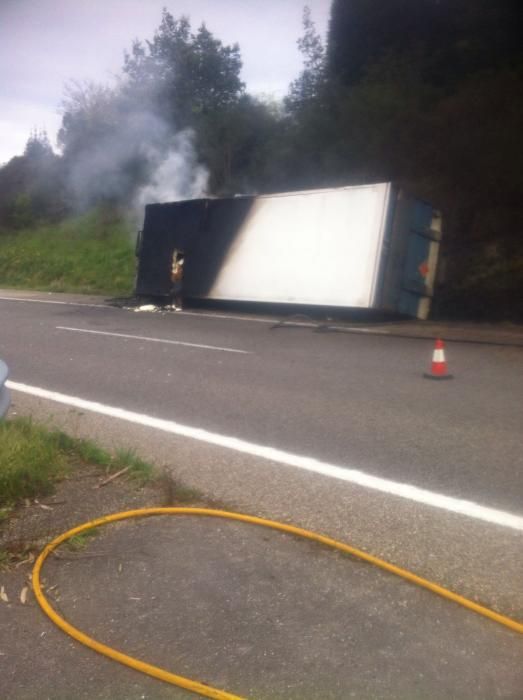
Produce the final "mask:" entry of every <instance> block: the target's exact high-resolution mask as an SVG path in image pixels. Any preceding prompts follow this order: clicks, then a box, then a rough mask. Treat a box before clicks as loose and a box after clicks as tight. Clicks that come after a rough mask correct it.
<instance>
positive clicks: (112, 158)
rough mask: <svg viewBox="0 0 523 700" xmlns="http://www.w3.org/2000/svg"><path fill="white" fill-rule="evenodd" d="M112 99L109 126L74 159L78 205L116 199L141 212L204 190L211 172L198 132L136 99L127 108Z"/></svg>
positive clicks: (72, 181) (72, 180)
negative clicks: (176, 125) (201, 158)
mask: <svg viewBox="0 0 523 700" xmlns="http://www.w3.org/2000/svg"><path fill="white" fill-rule="evenodd" d="M95 97H96V99H103V98H104V95H103V93H102V97H101V98H98V95H95ZM111 99H112V98H109V99H107V101H106V102H105V103H102V105H101V107H102V108H103V109H104V110H105V115H106V116H105V120H104V122H103V123H102V127H103V128H101V129H99V130H98V132H97V133H96V135H95V136H94V137H93V138H91V139H90V140H89V141H87V142H86V143H85V144H84V146H83V147H82V148H81V149H80V150H79V151H78V152H76V153H75V155H74V156H73V157H72V158H70V159H69V171H68V175H69V186H70V187H71V189H72V191H73V193H74V195H75V199H76V201H77V204H78V206H79V207H80V208H87V207H89V206H90V205H91V204H92V203H94V202H97V201H100V200H106V201H107V200H109V201H110V200H114V201H117V202H120V203H124V205H125V204H126V203H127V207H126V208H128V209H129V210H130V212H131V213H132V214H133V216H135V217H137V218H141V217H143V207H144V206H145V204H150V203H154V202H169V201H175V200H180V199H193V198H196V197H201V196H204V195H205V194H206V191H207V183H208V179H209V174H208V171H207V170H206V168H205V167H204V166H202V165H201V164H199V163H198V159H197V155H196V149H195V146H194V132H193V131H192V130H190V129H185V130H183V131H179V132H177V133H174V131H173V129H172V127H171V126H170V125H168V124H167V123H166V122H165V121H164V120H163V119H161V118H160V117H158V116H157V115H156V114H153V113H152V112H149V111H147V110H144V109H143V108H142V107H138V106H136V105H127V107H128V109H126V110H124V109H122V107H121V105H119V103H118V101H114V100H113V101H111ZM93 102H94V100H93ZM97 106H98V104H97V103H95V104H94V107H95V108H96V107H97ZM129 107H130V108H129ZM91 110H92V111H93V112H94V111H95V110H94V108H91ZM107 125H108V126H107Z"/></svg>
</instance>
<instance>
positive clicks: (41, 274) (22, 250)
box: [0, 209, 135, 296]
mask: <svg viewBox="0 0 523 700" xmlns="http://www.w3.org/2000/svg"><path fill="white" fill-rule="evenodd" d="M134 239H135V232H134V231H133V228H132V227H131V226H130V224H129V223H128V222H126V221H125V219H124V218H123V217H122V216H120V215H118V214H116V213H115V212H111V211H107V210H100V209H96V210H93V211H91V212H88V213H86V214H83V215H82V216H77V217H72V218H70V219H66V220H64V221H62V222H61V223H59V224H55V225H47V226H38V227H36V228H33V229H28V230H22V231H18V232H17V233H9V234H7V233H3V234H1V235H0V286H3V287H13V288H19V289H20V288H21V289H36V290H42V291H51V292H77V293H82V294H108V295H113V296H126V295H129V294H131V293H132V291H133V284H134V275H135V257H134Z"/></svg>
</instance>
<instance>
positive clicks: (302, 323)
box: [0, 296, 389, 335]
mask: <svg viewBox="0 0 523 700" xmlns="http://www.w3.org/2000/svg"><path fill="white" fill-rule="evenodd" d="M0 301H30V302H34V303H35V304H61V305H63V306H88V307H91V308H95V309H121V310H124V311H129V307H119V306H109V305H108V304H88V303H84V302H81V301H58V300H55V299H34V298H27V299H26V298H25V297H3V296H0ZM166 313H169V312H166ZM176 315H177V316H196V317H200V318H214V319H227V320H229V321H246V322H248V323H266V324H267V323H268V324H271V325H274V324H275V323H279V322H280V321H282V319H281V318H256V317H254V316H234V315H232V314H224V313H207V312H203V311H178V312H177V313H176ZM283 320H284V319H283ZM286 325H292V326H298V327H301V328H316V326H317V325H318V324H317V323H315V322H314V321H311V322H307V321H287V322H286ZM327 325H328V326H329V328H330V329H332V330H335V331H350V332H351V333H372V334H379V335H389V332H388V331H387V330H383V329H374V328H358V327H357V326H333V325H330V324H329V323H327Z"/></svg>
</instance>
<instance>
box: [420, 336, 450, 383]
mask: <svg viewBox="0 0 523 700" xmlns="http://www.w3.org/2000/svg"><path fill="white" fill-rule="evenodd" d="M423 376H424V377H425V379H453V377H452V374H449V373H448V368H447V362H446V360H445V344H444V342H443V341H442V340H439V338H438V340H436V344H435V346H434V352H433V354H432V366H431V368H430V374H429V373H427V372H425V373H424V375H423Z"/></svg>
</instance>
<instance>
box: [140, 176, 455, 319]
mask: <svg viewBox="0 0 523 700" xmlns="http://www.w3.org/2000/svg"><path fill="white" fill-rule="evenodd" d="M440 240H441V216H440V214H439V212H438V211H437V210H435V209H434V208H433V207H432V206H431V205H430V204H428V203H426V202H422V201H420V200H416V199H412V198H409V197H407V196H405V195H404V194H403V193H402V192H401V191H400V190H399V189H398V188H396V187H395V186H394V185H393V184H391V183H379V184H375V185H362V186H356V187H339V188H331V189H324V190H308V191H301V192H288V193H281V194H275V195H260V196H239V197H231V198H219V199H207V198H206V199H193V200H186V201H180V202H169V203H165V204H149V205H147V206H146V207H145V218H144V225H143V230H142V232H141V234H140V235H139V239H138V241H137V251H136V252H137V258H138V264H137V277H136V289H135V293H136V294H137V295H138V296H147V297H160V298H164V299H168V298H170V297H171V296H172V295H173V293H174V292H175V284H176V282H175V281H174V280H173V262H174V256H177V255H179V254H180V252H181V253H182V254H183V283H182V287H183V292H182V293H183V297H184V298H185V299H194V300H214V301H224V302H251V303H269V304H285V305H289V304H290V305H308V306H324V307H329V308H332V307H337V308H373V309H380V310H383V311H393V312H396V313H401V314H406V315H409V316H417V317H418V318H426V317H427V316H428V313H429V308H430V300H431V297H432V295H433V288H434V280H435V274H436V265H437V259H438V254H439V245H440Z"/></svg>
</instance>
